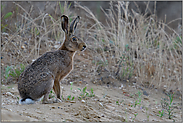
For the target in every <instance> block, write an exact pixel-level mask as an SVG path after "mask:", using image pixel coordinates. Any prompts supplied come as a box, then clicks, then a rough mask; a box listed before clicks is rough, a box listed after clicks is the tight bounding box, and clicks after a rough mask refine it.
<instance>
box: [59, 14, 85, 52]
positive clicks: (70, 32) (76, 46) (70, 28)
mask: <svg viewBox="0 0 183 123" xmlns="http://www.w3.org/2000/svg"><path fill="white" fill-rule="evenodd" d="M79 19H80V18H79V16H77V17H76V18H75V19H74V20H73V22H72V23H71V24H70V25H69V23H68V17H67V16H65V15H62V16H61V26H62V29H63V31H64V32H65V41H64V44H63V46H62V49H67V50H69V51H83V50H84V49H85V48H86V44H85V43H84V42H83V41H82V40H81V39H80V38H78V37H77V36H75V35H74V31H75V29H76V27H77V23H78V22H79Z"/></svg>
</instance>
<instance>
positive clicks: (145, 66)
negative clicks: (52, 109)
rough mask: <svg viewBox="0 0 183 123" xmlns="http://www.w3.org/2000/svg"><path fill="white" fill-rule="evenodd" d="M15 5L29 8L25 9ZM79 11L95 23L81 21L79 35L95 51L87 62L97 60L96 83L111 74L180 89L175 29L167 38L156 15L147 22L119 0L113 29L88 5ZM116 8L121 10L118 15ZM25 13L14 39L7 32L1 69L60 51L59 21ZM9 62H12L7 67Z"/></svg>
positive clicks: (110, 14)
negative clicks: (102, 75) (102, 76)
mask: <svg viewBox="0 0 183 123" xmlns="http://www.w3.org/2000/svg"><path fill="white" fill-rule="evenodd" d="M66 4H67V3H66ZM66 4H65V7H62V10H61V11H62V14H66V15H68V16H70V17H71V19H72V18H74V16H73V15H77V13H71V12H70V11H69V6H68V5H66ZM15 5H16V6H18V7H19V8H21V9H22V10H24V9H23V7H22V6H20V5H18V4H16V3H15ZM76 7H79V8H81V9H82V10H83V11H85V12H86V13H87V17H88V18H90V21H88V20H87V21H86V19H85V18H81V22H80V25H79V30H80V33H79V35H81V36H82V37H84V39H85V40H86V41H87V44H88V51H91V53H92V55H90V58H88V59H92V68H91V72H90V73H88V74H90V75H91V76H92V78H93V79H96V76H97V75H101V74H103V73H106V74H107V75H108V76H110V77H112V78H113V79H118V80H120V81H124V80H125V81H136V82H138V83H141V84H142V85H145V86H147V87H156V88H157V87H166V88H167V89H169V90H171V89H172V90H176V89H178V90H179V91H180V90H181V82H182V76H181V75H182V52H181V49H182V37H181V36H180V35H179V34H177V33H176V32H175V31H174V33H173V34H171V35H170V34H167V33H166V32H165V31H164V28H165V27H167V25H166V24H164V23H162V22H157V21H156V20H155V19H154V18H155V15H151V16H150V17H148V18H145V17H144V16H142V15H139V14H138V13H136V12H134V13H133V14H134V16H132V15H130V14H129V10H128V2H120V1H119V2H118V4H117V5H116V6H114V7H113V6H111V8H110V9H109V10H108V13H105V12H104V14H105V15H106V16H107V18H108V26H104V25H103V24H102V23H101V22H99V21H98V19H97V18H96V16H95V15H94V14H93V13H92V12H91V11H90V10H89V9H88V8H87V7H84V6H80V5H79V4H76ZM114 9H117V10H118V14H117V15H116V13H114ZM121 9H122V10H123V11H124V12H125V18H123V17H122V14H121V13H120V12H121ZM24 11H25V10H24ZM25 13H26V14H24V15H20V17H21V20H20V22H19V25H17V31H16V32H14V33H13V35H10V34H9V36H5V34H2V42H1V44H2V45H3V47H2V48H1V56H2V57H3V60H2V64H1V68H2V70H4V68H5V67H6V66H7V65H16V64H20V63H23V64H25V65H27V64H29V63H31V62H32V60H33V59H36V58H37V57H39V56H40V55H41V54H43V53H44V52H46V51H50V50H53V49H57V46H59V45H60V44H61V42H62V41H63V37H64V35H63V34H64V33H63V31H61V28H60V20H59V18H55V19H54V18H53V17H51V15H49V14H47V13H42V14H40V16H39V17H37V18H31V17H30V13H28V12H26V11H25ZM136 20H137V21H136ZM50 37H51V38H50ZM4 61H6V63H7V64H3V62H4ZM7 61H8V62H7ZM2 73H3V72H2Z"/></svg>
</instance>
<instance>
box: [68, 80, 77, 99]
mask: <svg viewBox="0 0 183 123" xmlns="http://www.w3.org/2000/svg"><path fill="white" fill-rule="evenodd" d="M70 84H71V87H70V90H71V92H72V86H73V82H70ZM74 98H75V97H74V96H73V97H72V96H71V94H70V95H68V96H67V99H66V101H73V100H74Z"/></svg>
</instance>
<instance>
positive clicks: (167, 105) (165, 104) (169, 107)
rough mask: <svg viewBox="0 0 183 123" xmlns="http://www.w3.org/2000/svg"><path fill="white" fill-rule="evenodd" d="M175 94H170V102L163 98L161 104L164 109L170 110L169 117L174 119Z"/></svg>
mask: <svg viewBox="0 0 183 123" xmlns="http://www.w3.org/2000/svg"><path fill="white" fill-rule="evenodd" d="M173 95H174V94H169V95H168V97H169V102H168V101H167V100H166V99H165V98H163V99H162V100H161V106H162V108H163V109H165V110H166V111H167V112H168V118H169V119H172V116H173V110H174V107H173V106H172V105H173ZM162 112H164V111H162Z"/></svg>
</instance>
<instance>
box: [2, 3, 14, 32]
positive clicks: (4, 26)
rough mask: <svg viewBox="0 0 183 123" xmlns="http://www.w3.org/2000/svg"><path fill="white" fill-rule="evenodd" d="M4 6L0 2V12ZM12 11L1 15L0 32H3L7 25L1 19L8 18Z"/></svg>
mask: <svg viewBox="0 0 183 123" xmlns="http://www.w3.org/2000/svg"><path fill="white" fill-rule="evenodd" d="M3 8H4V6H3V5H2V4H1V12H2V10H3ZM12 14H13V13H12V12H8V13H6V14H5V15H2V16H1V32H5V30H6V27H7V26H8V24H4V23H3V21H5V20H6V19H8V18H10V17H11V16H12Z"/></svg>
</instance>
